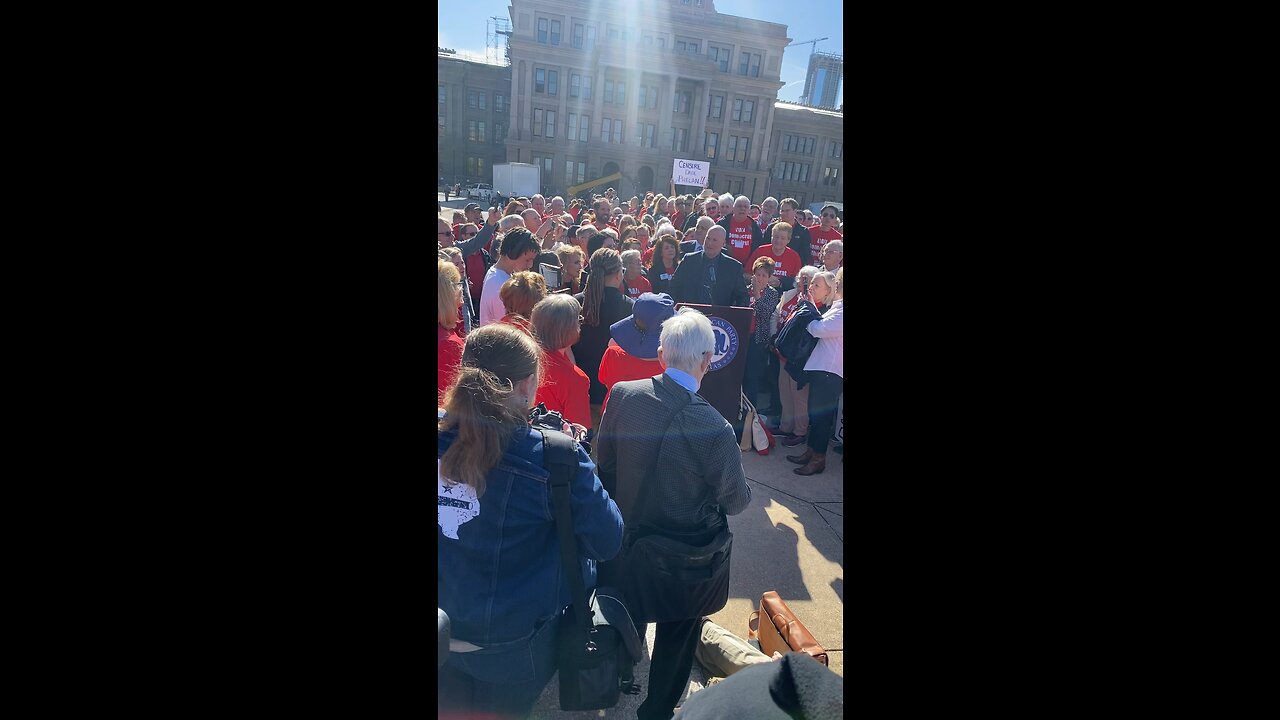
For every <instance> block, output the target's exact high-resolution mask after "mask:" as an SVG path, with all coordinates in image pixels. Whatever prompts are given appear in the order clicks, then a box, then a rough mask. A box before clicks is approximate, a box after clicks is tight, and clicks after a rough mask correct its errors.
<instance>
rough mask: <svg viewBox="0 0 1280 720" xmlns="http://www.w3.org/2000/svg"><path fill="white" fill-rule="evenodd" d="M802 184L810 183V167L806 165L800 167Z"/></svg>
mask: <svg viewBox="0 0 1280 720" xmlns="http://www.w3.org/2000/svg"><path fill="white" fill-rule="evenodd" d="M800 182H809V165H808V163H805V164H804V165H801V166H800Z"/></svg>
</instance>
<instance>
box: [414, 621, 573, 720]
mask: <svg viewBox="0 0 1280 720" xmlns="http://www.w3.org/2000/svg"><path fill="white" fill-rule="evenodd" d="M559 626H560V617H559V615H556V616H555V617H552V618H551V619H549V620H547V621H546V622H545V623H543V625H542V626H541V627H539V628H538V629H537V630H535V631H534V633H533V636H532V637H531V638H529V639H528V640H525V641H522V642H518V643H513V644H512V647H509V648H503V649H502V650H501V651H499V652H489V651H490V650H493V648H487V649H486V650H478V651H476V652H469V653H459V652H450V653H449V659H448V661H447V662H446V663H445V664H444V667H443V668H441V669H440V671H439V672H438V673H437V674H436V676H437V678H438V681H439V688H440V694H439V698H438V700H437V702H436V712H437V717H439V718H471V717H475V716H476V715H477V714H478V713H493V714H496V716H497V717H502V718H525V717H528V715H529V711H531V710H532V709H533V704H534V703H535V702H537V701H538V696H539V695H541V694H542V691H543V690H544V689H545V688H546V687H547V683H549V682H551V676H552V675H554V674H555V672H556V665H557V663H556V630H557V628H559ZM486 717H489V716H486Z"/></svg>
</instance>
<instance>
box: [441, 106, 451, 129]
mask: <svg viewBox="0 0 1280 720" xmlns="http://www.w3.org/2000/svg"><path fill="white" fill-rule="evenodd" d="M448 124H449V123H448V119H447V118H446V117H445V111H444V108H441V109H440V114H439V129H440V134H441V135H443V134H444V132H445V128H447V127H448Z"/></svg>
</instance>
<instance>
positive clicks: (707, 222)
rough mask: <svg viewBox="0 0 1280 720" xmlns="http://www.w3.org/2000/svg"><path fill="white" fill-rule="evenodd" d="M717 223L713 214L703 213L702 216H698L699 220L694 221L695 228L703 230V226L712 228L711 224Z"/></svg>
mask: <svg viewBox="0 0 1280 720" xmlns="http://www.w3.org/2000/svg"><path fill="white" fill-rule="evenodd" d="M715 224H716V221H715V220H712V219H711V216H709V215H703V216H702V217H700V218H698V222H696V223H694V226H693V229H694V230H701V229H703V228H707V229H710V228H711V226H712V225H715Z"/></svg>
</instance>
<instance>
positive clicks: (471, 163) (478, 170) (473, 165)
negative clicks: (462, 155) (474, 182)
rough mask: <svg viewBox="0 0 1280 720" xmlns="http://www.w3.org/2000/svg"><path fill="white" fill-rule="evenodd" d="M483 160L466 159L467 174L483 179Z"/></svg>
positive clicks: (479, 158)
mask: <svg viewBox="0 0 1280 720" xmlns="http://www.w3.org/2000/svg"><path fill="white" fill-rule="evenodd" d="M484 166H485V162H484V158H481V157H468V158H467V174H468V175H470V176H472V177H484V174H485V173H484Z"/></svg>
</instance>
